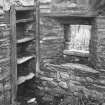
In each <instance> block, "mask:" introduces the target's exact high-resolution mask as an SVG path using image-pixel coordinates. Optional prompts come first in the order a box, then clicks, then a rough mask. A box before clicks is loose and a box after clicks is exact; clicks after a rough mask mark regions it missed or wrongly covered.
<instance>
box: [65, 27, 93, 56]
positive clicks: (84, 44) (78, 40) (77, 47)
mask: <svg viewBox="0 0 105 105" xmlns="http://www.w3.org/2000/svg"><path fill="white" fill-rule="evenodd" d="M70 34H71V35H68V39H69V41H67V42H66V50H65V51H67V52H69V54H78V55H80V56H81V55H83V56H88V55H89V42H90V37H91V25H70Z"/></svg>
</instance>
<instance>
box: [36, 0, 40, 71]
mask: <svg viewBox="0 0 105 105" xmlns="http://www.w3.org/2000/svg"><path fill="white" fill-rule="evenodd" d="M39 5H40V2H39V1H36V73H39V72H40V9H39Z"/></svg>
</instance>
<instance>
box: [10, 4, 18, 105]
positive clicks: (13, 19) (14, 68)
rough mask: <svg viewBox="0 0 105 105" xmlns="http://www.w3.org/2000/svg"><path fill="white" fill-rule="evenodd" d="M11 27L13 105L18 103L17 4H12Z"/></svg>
mask: <svg viewBox="0 0 105 105" xmlns="http://www.w3.org/2000/svg"><path fill="white" fill-rule="evenodd" d="M10 28H11V37H10V43H11V53H10V67H11V71H10V72H11V86H12V91H11V97H12V100H11V101H12V105H16V102H15V101H16V95H17V60H16V12H15V6H14V5H12V6H11V10H10Z"/></svg>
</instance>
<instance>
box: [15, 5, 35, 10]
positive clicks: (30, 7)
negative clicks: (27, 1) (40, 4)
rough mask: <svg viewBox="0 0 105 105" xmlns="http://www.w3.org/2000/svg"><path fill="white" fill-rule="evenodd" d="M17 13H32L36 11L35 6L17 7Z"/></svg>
mask: <svg viewBox="0 0 105 105" xmlns="http://www.w3.org/2000/svg"><path fill="white" fill-rule="evenodd" d="M15 9H16V11H31V10H34V7H33V6H23V7H16V8H15Z"/></svg>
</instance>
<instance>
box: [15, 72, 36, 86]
mask: <svg viewBox="0 0 105 105" xmlns="http://www.w3.org/2000/svg"><path fill="white" fill-rule="evenodd" d="M34 76H35V74H34V73H29V74H28V75H26V76H20V77H19V78H18V80H17V84H18V85H21V84H23V83H24V82H25V81H27V80H30V79H32V78H33V77H34Z"/></svg>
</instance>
